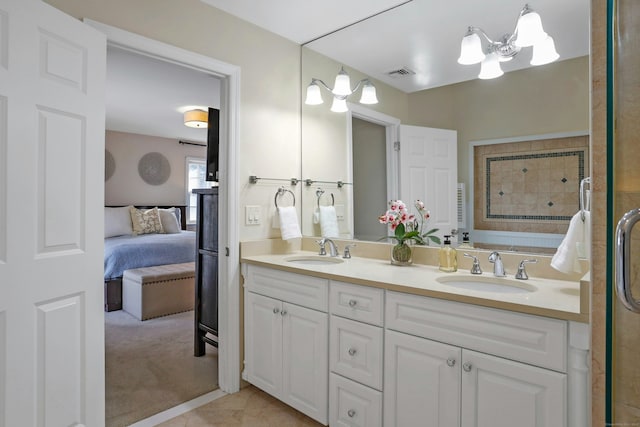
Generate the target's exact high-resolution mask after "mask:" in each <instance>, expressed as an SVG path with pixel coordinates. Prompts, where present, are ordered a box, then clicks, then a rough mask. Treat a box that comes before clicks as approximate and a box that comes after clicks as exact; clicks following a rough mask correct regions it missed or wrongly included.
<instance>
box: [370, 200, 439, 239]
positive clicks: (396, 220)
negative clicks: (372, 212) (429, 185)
mask: <svg viewBox="0 0 640 427" xmlns="http://www.w3.org/2000/svg"><path fill="white" fill-rule="evenodd" d="M414 207H415V208H416V210H417V211H418V213H419V217H418V218H420V219H419V221H418V219H417V217H416V215H414V214H412V213H410V212H409V210H408V209H407V205H405V204H404V202H403V201H402V200H392V201H390V202H389V209H388V210H387V211H386V212H385V213H384V214H383V215H380V216H379V217H378V220H379V222H380V223H381V224H389V228H390V229H391V231H392V232H393V236H390V237H391V238H393V239H395V240H396V241H397V242H398V244H402V243H404V242H405V240H413V241H414V242H415V243H417V244H419V245H425V244H427V242H426V240H425V239H429V240H432V241H434V242H436V243H440V239H439V238H438V237H437V236H433V235H432V234H433V233H435V232H436V231H438V229H436V228H434V229H431V230H429V231H427V232H426V233H423V232H422V229H423V227H424V225H425V224H426V222H427V220H428V219H429V218H430V216H431V213H430V212H429V211H428V210H426V208H425V206H424V203H423V202H422V201H420V200H416V201H415V203H414Z"/></svg>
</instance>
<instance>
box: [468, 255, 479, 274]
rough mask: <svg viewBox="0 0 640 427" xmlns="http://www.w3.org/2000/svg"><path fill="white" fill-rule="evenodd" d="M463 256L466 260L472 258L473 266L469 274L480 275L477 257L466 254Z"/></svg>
mask: <svg viewBox="0 0 640 427" xmlns="http://www.w3.org/2000/svg"><path fill="white" fill-rule="evenodd" d="M464 256H465V257H467V258H473V265H472V266H471V274H482V268H480V261H478V257H477V256H473V255H469V254H468V253H465V254H464Z"/></svg>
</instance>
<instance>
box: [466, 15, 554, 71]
mask: <svg viewBox="0 0 640 427" xmlns="http://www.w3.org/2000/svg"><path fill="white" fill-rule="evenodd" d="M481 37H482V38H484V40H485V46H484V47H483V40H482V38H481ZM530 46H532V47H533V54H532V56H531V62H530V64H531V65H544V64H549V63H551V62H553V61H555V60H556V59H558V58H559V57H560V55H558V52H556V47H555V44H554V42H553V38H552V37H551V36H550V35H548V34H547V33H545V31H544V29H543V28H542V20H541V19H540V15H538V13H536V12H535V11H534V10H533V9H531V7H529V5H528V4H526V5H525V6H524V7H523V8H522V10H521V11H520V15H519V16H518V21H517V22H516V27H515V29H514V30H513V33H510V34H509V33H507V34H505V35H504V36H502V37H501V38H500V39H499V40H497V41H494V40H492V39H491V38H489V36H487V33H485V32H484V31H483V30H482V29H480V28H478V27H469V29H468V30H467V33H466V34H465V35H464V37H463V38H462V43H461V44H460V57H459V58H458V63H459V64H462V65H473V64H477V63H480V74H479V75H478V78H480V79H494V78H496V77H500V76H501V75H503V74H504V72H503V71H502V68H501V67H500V63H501V62H506V61H510V60H512V59H513V57H514V56H516V55H517V54H518V52H520V50H521V49H522V48H524V47H530Z"/></svg>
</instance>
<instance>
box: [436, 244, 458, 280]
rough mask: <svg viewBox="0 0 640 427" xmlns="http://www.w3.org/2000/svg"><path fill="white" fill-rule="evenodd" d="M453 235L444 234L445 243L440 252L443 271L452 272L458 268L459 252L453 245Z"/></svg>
mask: <svg viewBox="0 0 640 427" xmlns="http://www.w3.org/2000/svg"><path fill="white" fill-rule="evenodd" d="M450 239H451V236H444V243H443V245H442V247H441V248H440V253H439V257H438V258H439V268H440V270H441V271H446V272H447V273H452V272H454V271H457V270H458V254H457V251H456V250H455V248H453V247H452V246H451V240H450Z"/></svg>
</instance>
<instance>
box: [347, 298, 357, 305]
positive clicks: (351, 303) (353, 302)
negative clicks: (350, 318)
mask: <svg viewBox="0 0 640 427" xmlns="http://www.w3.org/2000/svg"><path fill="white" fill-rule="evenodd" d="M356 304H358V301H356V300H354V299H350V300H349V307H355V306H356Z"/></svg>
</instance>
